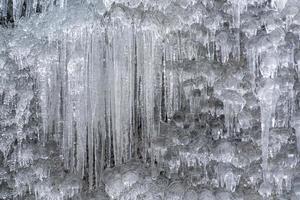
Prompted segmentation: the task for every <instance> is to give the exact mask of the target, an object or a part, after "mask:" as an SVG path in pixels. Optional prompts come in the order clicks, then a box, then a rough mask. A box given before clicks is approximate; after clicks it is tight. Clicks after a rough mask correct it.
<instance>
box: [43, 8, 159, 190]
mask: <svg viewBox="0 0 300 200" xmlns="http://www.w3.org/2000/svg"><path fill="white" fill-rule="evenodd" d="M118 9H120V8H116V10H115V13H112V14H111V15H112V17H114V18H113V20H112V21H110V22H108V23H109V24H101V25H97V26H95V27H94V28H92V29H90V27H86V28H84V29H81V33H80V34H77V35H73V34H72V33H71V32H69V31H68V30H67V31H66V33H63V34H61V35H60V40H59V41H55V42H52V43H50V44H48V47H51V49H53V48H54V49H53V50H51V52H48V54H49V56H46V57H47V58H46V59H45V55H43V54H41V55H40V58H39V59H38V60H39V62H40V65H39V66H40V68H39V73H40V75H41V76H40V77H41V78H40V86H41V108H42V117H43V127H44V128H43V129H44V131H45V135H44V136H41V140H42V141H47V140H51V139H54V140H56V141H57V142H58V143H60V145H61V147H62V154H63V158H64V166H65V168H66V169H70V170H71V171H78V172H80V173H81V174H82V176H88V180H89V183H90V187H91V188H92V187H93V186H94V185H98V184H99V183H100V179H101V176H102V170H103V169H104V168H105V167H110V166H114V165H119V164H121V163H124V162H126V161H128V160H129V159H131V158H143V159H144V160H145V161H146V160H147V159H148V158H150V157H151V152H152V151H151V149H150V147H151V146H150V143H151V138H153V137H156V136H157V135H158V133H159V122H160V108H161V106H160V104H161V96H160V95H161V88H160V87H161V86H160V82H161V74H160V71H161V69H160V68H161V64H162V63H161V55H162V51H161V49H162V48H161V45H160V44H161V40H160V38H159V37H158V35H157V34H156V33H155V31H150V30H148V29H147V27H138V26H137V25H132V24H131V23H127V24H126V23H125V24H124V23H122V22H121V21H119V18H118V15H119V14H121V13H122V11H120V10H118ZM124 38H125V39H124ZM49 59H50V60H51V59H52V61H53V62H52V61H50V60H49ZM45 65H46V66H49V67H50V66H51V70H50V71H45V70H44V67H45Z"/></svg>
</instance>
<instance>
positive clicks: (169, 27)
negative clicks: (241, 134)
mask: <svg viewBox="0 0 300 200" xmlns="http://www.w3.org/2000/svg"><path fill="white" fill-rule="evenodd" d="M1 2H2V7H1V11H2V15H3V13H6V10H7V8H6V6H5V5H7V0H2V1H1ZM26 2H27V6H28V7H36V4H37V2H38V1H34V0H26ZM134 2H135V3H132V4H134V5H133V6H132V7H127V6H126V4H125V3H124V4H122V3H123V2H121V4H118V3H114V4H112V3H111V2H109V1H106V2H104V3H103V5H111V7H110V9H109V10H108V12H107V13H105V14H104V15H103V16H99V15H97V14H96V13H94V14H93V13H92V14H91V11H90V7H88V6H85V5H86V4H82V5H80V6H79V5H77V4H75V3H74V5H70V4H69V5H68V6H66V5H67V3H66V1H59V5H60V7H62V8H61V9H60V10H57V11H51V9H49V10H48V12H45V13H42V14H41V15H40V16H36V18H35V19H32V20H28V22H24V24H21V23H20V24H19V27H17V28H16V30H17V31H19V32H18V33H16V36H15V38H14V39H15V41H12V42H11V44H10V45H11V47H12V49H13V50H12V51H11V54H12V55H13V56H14V57H15V59H16V61H18V63H19V67H20V68H22V67H24V66H28V65H29V66H34V67H35V69H36V73H37V77H38V81H39V88H40V101H41V102H40V105H41V115H42V119H43V131H42V133H40V135H39V140H40V142H42V143H47V141H49V140H54V141H56V142H57V143H58V144H59V145H60V146H61V148H62V155H63V159H64V167H65V168H66V169H69V170H71V171H72V172H78V173H79V174H81V175H82V176H84V175H85V174H88V182H89V185H90V187H91V188H93V187H94V186H98V185H100V183H101V180H102V176H103V170H104V169H105V168H107V167H112V166H115V165H119V164H121V163H125V162H127V161H129V160H131V159H133V158H137V159H139V158H142V159H143V160H144V161H145V162H147V160H149V159H152V160H154V158H155V157H157V155H153V153H154V152H155V151H154V150H153V149H152V146H151V141H152V140H153V139H154V138H156V137H157V136H158V135H159V133H160V122H161V121H166V120H167V119H168V118H170V117H171V116H173V115H174V113H175V112H176V111H178V110H182V109H189V112H190V113H195V112H197V111H198V110H201V106H202V105H201V103H199V101H200V100H201V99H200V97H198V96H197V95H195V93H194V91H195V90H196V89H199V90H201V91H202V90H208V88H209V87H213V88H214V95H215V96H216V97H217V98H219V99H220V100H221V101H222V102H223V104H224V115H225V124H226V130H227V132H228V133H229V134H231V135H235V134H236V132H238V131H239V128H243V127H238V123H237V121H238V118H239V117H240V116H241V115H239V113H240V112H241V111H242V109H243V107H244V106H245V103H246V101H245V100H244V98H243V95H244V94H245V93H246V92H248V91H245V89H243V88H240V86H239V85H238V83H239V81H241V79H243V78H244V75H245V74H239V73H235V76H234V77H233V76H231V72H230V71H227V72H226V73H227V74H226V73H225V72H224V71H226V70H227V69H225V67H226V65H228V66H231V65H232V63H235V64H240V63H242V62H243V61H244V59H245V58H246V60H247V64H246V65H247V70H245V71H246V74H248V75H250V76H251V77H250V78H249V79H250V80H249V81H250V82H251V85H252V86H251V89H252V90H253V93H254V94H255V95H256V97H257V98H258V99H259V104H260V107H261V128H262V134H261V144H262V145H261V146H262V159H263V170H264V172H265V177H264V183H265V185H263V187H265V188H268V186H267V184H270V183H269V182H270V181H271V180H269V179H268V178H269V177H268V176H267V172H268V156H269V153H268V152H269V149H268V146H269V135H270V132H269V129H270V128H271V127H274V126H284V127H285V126H290V125H294V126H295V129H296V134H297V138H300V136H299V135H300V125H299V116H298V115H299V114H298V113H299V112H298V110H297V106H295V103H294V101H295V96H296V93H297V91H295V87H294V83H295V80H294V79H293V78H291V76H293V75H294V74H292V73H289V70H290V71H292V70H294V69H295V68H296V65H297V64H298V61H299V60H297V59H300V54H299V51H298V52H297V48H299V41H298V40H299V38H298V37H299V31H298V30H299V29H298V28H299V27H298V26H299V25H300V17H299V16H300V14H299V9H300V4H299V3H297V1H295V0H294V1H293V0H291V1H281V0H277V1H271V3H270V5H268V6H270V8H272V9H273V10H276V11H272V12H271V11H270V12H267V13H266V14H265V15H266V16H264V17H261V18H259V19H258V18H255V17H253V16H251V15H249V16H248V18H241V15H242V14H243V13H246V12H248V10H250V11H249V12H251V9H255V8H257V9H261V8H258V7H255V4H258V5H260V3H261V4H262V3H264V1H262V0H260V1H255V0H250V1H242V3H241V1H234V0H231V1H229V2H228V5H230V6H231V7H230V8H231V9H230V8H227V9H228V10H224V12H227V14H230V15H231V16H232V19H229V20H228V19H227V18H226V16H225V14H224V15H222V13H221V14H220V13H217V12H214V13H213V12H211V13H209V12H208V10H209V9H213V6H214V3H213V1H203V2H201V1H198V2H197V1H191V2H190V1H184V0H181V1H174V2H173V1H171V2H169V3H166V2H167V1H161V4H160V3H159V1H158V2H157V5H164V6H161V7H157V5H153V7H151V4H150V3H149V2H144V5H143V4H140V2H137V1H134ZM188 2H190V3H188ZM13 3H14V8H15V9H14V16H16V17H15V18H16V19H18V18H19V16H20V10H21V8H20V7H21V6H22V5H23V3H24V0H23V1H14V2H13ZM68 3H69V2H68ZM89 3H91V4H93V2H92V1H90V2H89ZM91 4H90V5H91ZM30 5H32V6H30ZM49 5H52V4H51V2H50V4H49ZM225 7H226V6H224V8H225ZM207 8H209V9H207ZM216 9H217V8H216ZM27 10H30V9H27ZM28 12H29V11H28ZM56 14H57V15H58V17H55V15H56ZM3 16H5V15H3ZM78 16H79V17H78ZM282 16H285V18H284V20H282V21H280V20H279V19H282V18H283V17H282ZM228 21H229V22H230V23H229V28H228V27H226V25H224V24H225V22H228ZM262 26H265V30H264V31H265V33H264V34H259V33H258V30H260V29H261V27H262ZM242 33H243V37H244V40H246V41H247V42H246V43H243V44H241V35H242ZM28 41H29V42H28ZM16 44H17V45H16ZM243 48H245V49H247V51H244V50H243ZM295 58H296V59H295ZM279 71H284V72H285V73H282V74H283V75H282V74H280V75H282V76H286V77H283V78H282V77H280V76H279V75H278V72H279ZM225 74H226V77H225V78H224V76H225ZM232 74H233V73H232ZM291 74H292V75H291ZM198 76H201V77H203V78H204V79H203V80H199V82H200V83H199V84H198V83H188V82H186V80H188V79H193V78H194V77H198ZM258 79H261V80H262V81H260V82H258ZM228 80H229V81H228ZM280 80H285V81H283V82H282V83H281V82H280ZM226 81H227V82H226ZM185 84H190V86H191V87H185ZM258 85H259V87H258ZM283 94H284V95H286V96H287V97H288V98H286V100H287V101H288V104H289V105H291V106H289V107H288V108H287V109H286V110H285V113H286V120H285V121H284V122H282V123H281V124H280V125H276V124H275V109H276V103H277V100H278V99H279V97H280V95H283ZM187 104H189V106H188V108H186V105H187ZM212 112H213V111H212ZM291 119H293V120H291ZM292 122H293V123H292ZM298 146H300V145H298ZM21 162H23V164H24V165H26V164H27V162H30V160H28V161H27V160H24V161H22V160H21ZM283 179H284V178H283ZM223 185H224V184H223ZM263 187H262V193H263V194H265V195H267V196H268V195H270V194H269V193H268V191H267V189H265V190H264V188H263Z"/></svg>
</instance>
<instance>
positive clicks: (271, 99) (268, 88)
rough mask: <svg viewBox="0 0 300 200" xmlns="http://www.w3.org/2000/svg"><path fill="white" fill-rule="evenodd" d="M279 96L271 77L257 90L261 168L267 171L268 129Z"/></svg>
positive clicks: (271, 124) (270, 125)
mask: <svg viewBox="0 0 300 200" xmlns="http://www.w3.org/2000/svg"><path fill="white" fill-rule="evenodd" d="M278 98H279V87H278V85H276V84H275V83H274V81H273V80H272V79H267V80H266V83H265V85H264V86H263V87H262V88H261V90H260V91H259V92H258V99H259V101H260V108H261V129H262V139H261V146H262V159H263V164H262V167H263V170H264V172H266V171H267V167H268V146H269V129H270V127H272V126H273V125H274V114H275V107H276V103H277V99H278Z"/></svg>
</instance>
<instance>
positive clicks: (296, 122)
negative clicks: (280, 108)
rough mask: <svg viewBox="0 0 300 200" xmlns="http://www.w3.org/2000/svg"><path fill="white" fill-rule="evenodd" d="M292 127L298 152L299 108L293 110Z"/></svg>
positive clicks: (299, 146) (299, 140)
mask: <svg viewBox="0 0 300 200" xmlns="http://www.w3.org/2000/svg"><path fill="white" fill-rule="evenodd" d="M293 127H294V128H295V131H296V139H297V150H298V152H300V112H299V110H298V111H296V112H295V114H294V116H293Z"/></svg>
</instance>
